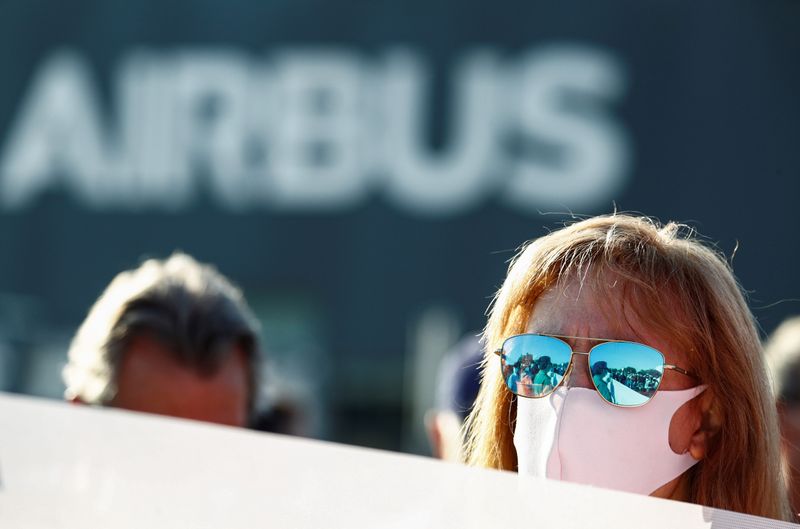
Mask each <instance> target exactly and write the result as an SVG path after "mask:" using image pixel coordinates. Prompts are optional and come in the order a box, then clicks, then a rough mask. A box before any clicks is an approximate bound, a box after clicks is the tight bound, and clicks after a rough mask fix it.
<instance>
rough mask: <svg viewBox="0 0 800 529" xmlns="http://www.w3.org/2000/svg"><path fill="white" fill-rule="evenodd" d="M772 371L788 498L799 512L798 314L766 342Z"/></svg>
mask: <svg viewBox="0 0 800 529" xmlns="http://www.w3.org/2000/svg"><path fill="white" fill-rule="evenodd" d="M765 350H766V356H767V363H768V364H769V367H770V371H771V373H772V381H773V384H774V388H775V397H776V404H777V408H778V417H779V418H780V425H781V448H782V452H783V458H784V463H785V465H786V481H787V486H788V488H789V499H790V501H791V504H792V511H793V512H794V513H798V512H800V316H795V317H793V318H789V319H787V320H786V321H784V322H783V323H781V324H780V325H779V326H778V328H777V329H775V332H774V333H772V336H770V338H769V340H768V341H767V343H766V347H765Z"/></svg>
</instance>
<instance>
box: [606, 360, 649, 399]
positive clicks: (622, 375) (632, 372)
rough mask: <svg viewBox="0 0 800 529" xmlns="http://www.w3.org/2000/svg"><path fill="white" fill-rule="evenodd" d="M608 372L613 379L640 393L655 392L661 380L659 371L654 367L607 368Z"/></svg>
mask: <svg viewBox="0 0 800 529" xmlns="http://www.w3.org/2000/svg"><path fill="white" fill-rule="evenodd" d="M608 372H609V373H610V374H611V377H612V378H613V379H614V380H616V381H617V382H620V383H622V384H624V385H625V386H627V387H629V388H630V389H632V390H634V391H636V392H638V393H641V394H642V395H651V394H652V393H653V392H655V390H656V388H657V387H658V383H659V381H660V380H661V373H659V372H658V371H657V370H655V369H642V370H637V369H634V368H632V367H626V368H623V369H610V368H609V369H608Z"/></svg>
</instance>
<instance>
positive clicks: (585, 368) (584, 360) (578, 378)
mask: <svg viewBox="0 0 800 529" xmlns="http://www.w3.org/2000/svg"><path fill="white" fill-rule="evenodd" d="M588 358H589V353H583V352H579V351H573V352H572V361H571V362H570V367H569V372H570V374H569V378H568V379H567V380H566V382H567V386H568V387H576V388H590V389H591V388H592V387H593V386H592V381H591V379H590V378H589V360H588Z"/></svg>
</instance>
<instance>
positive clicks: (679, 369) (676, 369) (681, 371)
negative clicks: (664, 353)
mask: <svg viewBox="0 0 800 529" xmlns="http://www.w3.org/2000/svg"><path fill="white" fill-rule="evenodd" d="M664 369H672V370H673V371H677V372H678V373H680V374H682V375H686V376H687V377H692V378H697V377H696V376H694V375H693V374H691V373H689V372H688V371H686V370H685V369H683V368H682V367H678V366H673V365H669V364H665V365H664Z"/></svg>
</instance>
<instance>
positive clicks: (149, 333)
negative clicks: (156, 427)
mask: <svg viewBox="0 0 800 529" xmlns="http://www.w3.org/2000/svg"><path fill="white" fill-rule="evenodd" d="M257 328H258V327H257V323H256V320H255V318H254V317H253V315H252V313H251V312H250V309H249V308H248V307H247V304H246V303H245V301H244V298H243V296H242V293H241V291H240V290H239V289H237V288H236V287H235V286H233V285H232V284H231V283H230V282H229V281H228V280H227V279H226V278H225V277H223V276H222V275H221V274H220V273H219V272H217V271H216V270H215V269H214V268H213V267H211V266H208V265H203V264H200V263H198V262H197V261H195V260H194V259H192V258H191V257H189V256H188V255H185V254H180V253H177V254H174V255H173V256H172V257H170V258H169V259H167V260H165V261H161V260H155V259H151V260H148V261H146V262H144V263H143V264H142V265H141V266H140V267H139V268H136V269H135V270H130V271H126V272H122V273H120V274H119V275H117V277H115V278H114V280H113V281H112V282H111V284H110V285H109V286H108V288H106V290H105V292H103V294H102V295H101V296H100V298H99V299H98V300H97V301H96V302H95V304H94V306H93V307H92V308H91V310H90V311H89V315H88V316H87V317H86V320H84V322H83V324H82V325H81V326H80V328H79V329H78V332H77V334H76V335H75V337H74V338H73V340H72V344H71V345H70V349H69V361H68V363H67V366H66V368H65V369H64V381H65V383H66V386H67V389H66V391H65V397H66V398H67V399H68V400H72V401H77V402H83V403H87V404H99V405H106V406H114V407H119V408H124V409H130V410H136V411H143V412H149V413H158V414H162V415H170V416H175V417H184V418H189V419H197V420H205V421H210V422H216V423H221V424H230V425H235V426H245V425H246V424H247V422H248V420H249V417H250V415H251V413H252V410H253V407H254V404H255V397H256V393H257V391H256V390H257V387H258V377H259V369H258V366H259V352H258V344H257V337H256V333H257Z"/></svg>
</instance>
